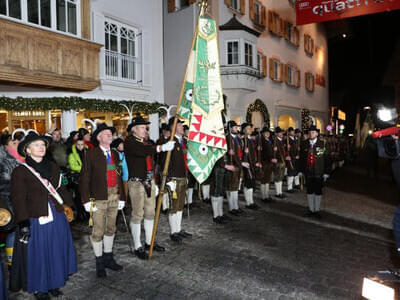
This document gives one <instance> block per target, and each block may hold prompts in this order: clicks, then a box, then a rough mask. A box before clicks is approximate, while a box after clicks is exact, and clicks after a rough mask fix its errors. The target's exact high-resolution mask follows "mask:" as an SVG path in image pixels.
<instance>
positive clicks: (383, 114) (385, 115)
mask: <svg viewBox="0 0 400 300" xmlns="http://www.w3.org/2000/svg"><path fill="white" fill-rule="evenodd" d="M395 114H396V110H394V113H393V109H388V108H385V107H384V108H381V109H379V110H378V118H379V120H381V121H383V122H389V121H390V120H393V119H395V118H396V115H395Z"/></svg>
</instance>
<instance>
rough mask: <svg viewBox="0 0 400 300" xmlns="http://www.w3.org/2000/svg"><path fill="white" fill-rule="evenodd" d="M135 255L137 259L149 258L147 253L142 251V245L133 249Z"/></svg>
mask: <svg viewBox="0 0 400 300" xmlns="http://www.w3.org/2000/svg"><path fill="white" fill-rule="evenodd" d="M135 255H136V256H137V257H138V258H139V259H143V260H146V259H148V258H149V256H148V254H147V253H146V251H144V249H143V247H140V248H138V249H136V250H135Z"/></svg>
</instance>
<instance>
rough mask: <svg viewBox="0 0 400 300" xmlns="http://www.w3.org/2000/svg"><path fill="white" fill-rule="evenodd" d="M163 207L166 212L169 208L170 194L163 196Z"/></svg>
mask: <svg viewBox="0 0 400 300" xmlns="http://www.w3.org/2000/svg"><path fill="white" fill-rule="evenodd" d="M162 206H163V210H166V209H168V208H169V199H168V193H165V194H163V201H162Z"/></svg>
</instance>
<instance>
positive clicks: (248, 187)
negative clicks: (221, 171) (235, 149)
mask: <svg viewBox="0 0 400 300" xmlns="http://www.w3.org/2000/svg"><path fill="white" fill-rule="evenodd" d="M241 127H242V132H243V134H244V137H243V145H242V151H243V157H242V163H241V165H242V167H243V177H244V182H243V186H244V189H243V192H244V199H245V200H246V208H248V209H255V210H256V209H259V206H258V205H257V204H255V203H254V198H253V191H254V188H255V185H256V172H255V168H256V158H255V148H254V144H253V141H252V139H251V138H250V137H251V133H252V132H253V125H252V124H250V123H243V124H242V126H241Z"/></svg>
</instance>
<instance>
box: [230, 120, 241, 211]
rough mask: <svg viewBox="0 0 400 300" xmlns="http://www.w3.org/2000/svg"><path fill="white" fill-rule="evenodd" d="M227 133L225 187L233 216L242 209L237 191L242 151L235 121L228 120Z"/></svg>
mask: <svg viewBox="0 0 400 300" xmlns="http://www.w3.org/2000/svg"><path fill="white" fill-rule="evenodd" d="M227 127H228V128H227V129H228V134H227V136H226V142H227V146H228V151H227V152H226V164H227V165H228V166H232V167H228V168H227V174H226V176H227V183H228V184H227V189H226V196H227V198H228V207H229V213H230V214H232V215H235V216H238V215H240V214H241V213H242V212H243V211H242V210H241V209H240V208H239V200H238V191H239V183H240V171H241V168H242V157H243V151H242V148H241V143H240V139H239V137H238V133H239V130H240V126H239V125H238V124H236V122H235V121H233V120H231V121H229V122H228V126H227Z"/></svg>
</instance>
